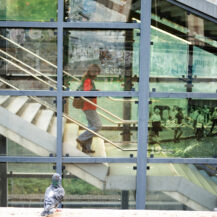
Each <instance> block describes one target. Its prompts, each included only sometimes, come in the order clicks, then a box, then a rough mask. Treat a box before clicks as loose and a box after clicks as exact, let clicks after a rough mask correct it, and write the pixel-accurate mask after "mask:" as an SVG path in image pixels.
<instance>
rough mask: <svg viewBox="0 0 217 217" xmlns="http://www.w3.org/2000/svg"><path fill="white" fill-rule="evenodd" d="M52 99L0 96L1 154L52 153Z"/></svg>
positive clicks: (54, 130)
mask: <svg viewBox="0 0 217 217" xmlns="http://www.w3.org/2000/svg"><path fill="white" fill-rule="evenodd" d="M54 100H55V98H54V97H29V96H0V113H1V114H0V134H1V137H0V138H1V144H0V145H1V146H2V151H1V153H0V154H1V155H9V156H49V155H50V154H52V155H54V154H55V153H56V131H57V130H56V129H57V124H56V119H57V117H56V105H55V104H54Z"/></svg>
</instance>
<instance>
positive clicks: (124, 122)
mask: <svg viewBox="0 0 217 217" xmlns="http://www.w3.org/2000/svg"><path fill="white" fill-rule="evenodd" d="M0 37H1V38H3V39H4V40H7V41H9V42H10V43H12V44H14V45H16V46H17V47H19V48H21V49H22V50H24V51H26V52H28V53H30V54H32V55H33V56H35V57H37V58H39V59H40V60H42V61H44V62H45V63H47V64H48V65H50V66H52V67H54V68H56V69H57V66H56V65H55V64H53V63H51V62H50V61H48V60H46V59H44V58H42V57H40V56H39V55H37V54H35V53H33V52H32V51H30V50H28V49H26V48H24V47H23V46H21V45H19V44H18V43H16V42H14V41H12V40H11V39H8V38H7V37H4V36H3V35H0ZM1 52H4V51H2V50H1ZM4 54H5V55H8V56H10V57H11V58H14V57H12V56H11V55H9V54H7V53H6V52H4ZM14 59H16V58H14ZM5 60H6V59H5ZM16 61H17V60H16ZM18 61H19V63H21V61H20V60H18ZM22 64H23V65H24V64H25V63H22ZM25 65H27V64H25ZM27 67H28V66H27ZM28 68H30V67H28ZM19 69H20V68H19ZM31 70H33V68H32V67H31ZM33 71H35V72H36V73H39V74H40V75H41V76H44V77H46V78H47V79H48V76H45V75H44V74H43V73H41V72H39V71H38V70H35V69H34V70H33ZM63 73H64V74H66V75H68V76H69V77H71V78H73V79H74V80H76V81H79V82H80V79H78V78H76V77H75V76H73V75H71V74H70V73H68V72H66V71H64V70H63ZM31 75H33V74H31ZM33 77H34V76H33ZM36 77H37V76H36ZM36 77H35V78H36ZM38 80H39V79H38ZM49 80H52V81H55V80H53V79H51V78H49ZM55 82H56V81H55ZM43 83H44V82H43ZM52 87H53V86H52ZM63 87H64V88H65V89H66V88H67V87H66V86H64V85H63ZM53 88H54V87H53ZM81 98H82V99H83V100H84V101H86V102H88V103H90V104H92V105H94V106H96V107H97V108H98V109H100V110H102V111H103V112H105V113H107V114H109V115H110V116H112V117H113V118H116V119H117V120H119V122H115V121H113V120H112V119H110V118H109V117H107V116H105V115H103V114H102V113H100V112H98V113H99V115H100V116H102V117H104V118H106V119H107V120H109V121H111V122H113V123H115V124H119V125H120V124H136V123H137V122H138V121H136V120H123V119H122V118H120V117H118V116H116V115H115V114H113V113H111V112H110V111H108V110H106V109H104V108H102V107H101V106H99V105H97V104H95V103H93V102H92V101H90V100H88V99H87V98H85V97H81ZM109 99H113V101H114V98H112V97H110V98H109ZM117 101H119V100H117ZM126 101H129V100H126ZM130 101H131V100H130ZM133 101H134V100H133ZM131 102H132V101H131Z"/></svg>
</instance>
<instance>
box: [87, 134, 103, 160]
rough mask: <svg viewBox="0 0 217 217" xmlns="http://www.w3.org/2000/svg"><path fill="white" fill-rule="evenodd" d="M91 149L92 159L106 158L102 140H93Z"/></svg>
mask: <svg viewBox="0 0 217 217" xmlns="http://www.w3.org/2000/svg"><path fill="white" fill-rule="evenodd" d="M92 149H93V150H95V153H93V154H91V156H93V157H106V151H105V144H104V140H103V139H101V138H98V137H94V138H93V142H92Z"/></svg>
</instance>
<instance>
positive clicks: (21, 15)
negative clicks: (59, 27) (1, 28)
mask: <svg viewBox="0 0 217 217" xmlns="http://www.w3.org/2000/svg"><path fill="white" fill-rule="evenodd" d="M0 5H1V6H0V20H16V21H41V22H42V21H56V20H57V0H0Z"/></svg>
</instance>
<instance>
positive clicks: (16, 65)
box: [0, 49, 137, 125]
mask: <svg viewBox="0 0 217 217" xmlns="http://www.w3.org/2000/svg"><path fill="white" fill-rule="evenodd" d="M0 53H3V54H4V55H7V56H8V57H10V58H12V59H13V60H15V61H17V62H19V63H20V64H22V65H24V66H26V67H27V68H29V69H31V70H33V71H34V72H36V73H39V74H40V75H41V76H44V77H45V78H47V79H48V80H50V81H52V82H54V83H57V82H56V81H55V80H53V79H51V78H50V77H49V76H46V75H44V74H43V73H41V72H40V71H38V70H36V69H34V68H32V67H31V66H29V65H27V64H25V63H23V62H22V61H20V60H18V59H17V58H15V57H13V56H11V55H10V54H8V53H7V52H5V51H3V50H1V49H0ZM0 58H1V59H3V60H4V61H6V62H8V63H9V64H11V65H13V66H15V67H17V68H18V69H20V70H22V71H24V72H25V73H27V74H29V75H31V76H32V77H34V78H35V79H37V80H39V81H41V82H42V83H44V84H46V85H48V86H49V87H52V88H53V89H55V90H56V89H57V88H56V86H54V85H52V84H49V83H48V82H46V81H44V80H43V79H41V78H39V77H38V76H36V75H35V74H33V73H31V72H30V71H28V70H26V69H24V68H22V67H21V66H19V65H18V64H16V63H14V62H12V61H10V60H8V59H6V58H4V57H2V56H0ZM63 87H64V88H67V87H66V86H64V85H63ZM69 98H70V99H73V97H69ZM81 98H82V99H84V100H85V101H87V102H88V103H90V104H92V105H96V104H95V103H93V102H92V101H90V100H88V99H86V98H85V97H81ZM101 110H103V111H105V112H106V110H105V109H104V108H102V107H101ZM108 112H109V111H107V113H108ZM98 113H99V115H101V116H102V117H103V118H105V119H107V120H109V121H110V122H112V123H115V124H118V125H120V124H123V123H131V124H136V123H137V121H128V120H122V119H120V120H121V121H120V122H116V121H114V120H112V119H111V118H109V117H107V116H106V115H104V114H102V113H100V112H98ZM111 114H112V113H111ZM117 118H119V117H117Z"/></svg>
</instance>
